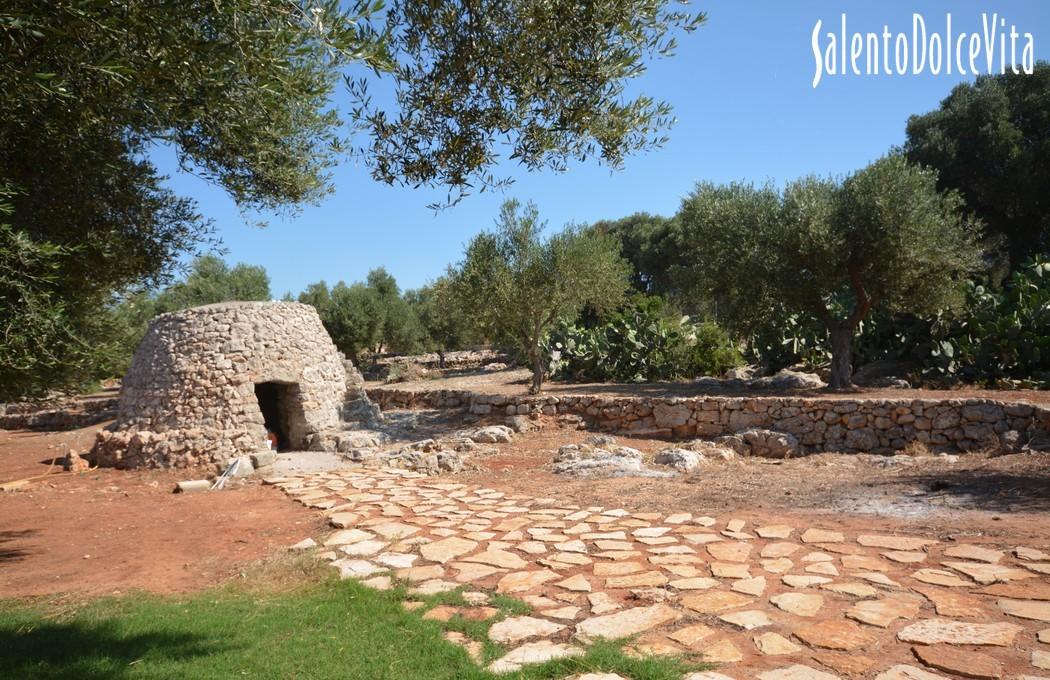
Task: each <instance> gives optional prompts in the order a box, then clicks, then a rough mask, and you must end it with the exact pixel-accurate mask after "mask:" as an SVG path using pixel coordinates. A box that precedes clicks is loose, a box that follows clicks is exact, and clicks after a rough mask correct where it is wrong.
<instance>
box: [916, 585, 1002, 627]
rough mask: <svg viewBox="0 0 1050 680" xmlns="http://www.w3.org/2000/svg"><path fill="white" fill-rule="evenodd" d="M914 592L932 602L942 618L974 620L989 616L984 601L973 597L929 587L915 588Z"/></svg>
mask: <svg viewBox="0 0 1050 680" xmlns="http://www.w3.org/2000/svg"><path fill="white" fill-rule="evenodd" d="M912 590H914V591H915V592H917V593H921V594H922V595H923V596H924V597H925V598H926V599H928V600H929V601H930V602H932V603H933V606H934V608H935V609H936V610H937V613H938V614H939V615H941V616H950V617H953V618H971V619H972V618H980V617H984V616H987V613H988V612H987V611H986V609H985V607H984V605H983V603H982V601H981V600H980V599H978V598H976V597H973V596H971V595H964V594H962V593H957V592H954V591H951V590H941V589H940V588H930V587H929V586H915V587H913V588H912Z"/></svg>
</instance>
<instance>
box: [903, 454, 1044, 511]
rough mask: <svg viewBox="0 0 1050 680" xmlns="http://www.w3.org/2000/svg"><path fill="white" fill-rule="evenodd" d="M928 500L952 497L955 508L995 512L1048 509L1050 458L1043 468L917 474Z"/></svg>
mask: <svg viewBox="0 0 1050 680" xmlns="http://www.w3.org/2000/svg"><path fill="white" fill-rule="evenodd" d="M910 479H911V480H912V481H914V482H916V483H918V484H922V485H924V486H925V487H926V489H927V490H928V491H927V494H928V497H929V498H931V499H937V498H941V499H951V501H952V503H951V504H952V505H953V506H955V507H959V506H960V505H962V506H968V507H972V508H973V509H975V510H991V511H997V512H1047V511H1050V459H1048V466H1047V469H1046V470H1042V471H1033V470H1030V469H1028V470H1023V471H1018V472H1009V471H1003V470H980V469H977V470H973V469H971V470H950V471H939V472H937V473H926V474H917V475H915V476H912V477H910Z"/></svg>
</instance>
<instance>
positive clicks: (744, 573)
mask: <svg viewBox="0 0 1050 680" xmlns="http://www.w3.org/2000/svg"><path fill="white" fill-rule="evenodd" d="M711 573H712V574H714V575H715V576H717V577H718V578H751V570H750V569H748V567H747V565H746V564H735V563H733V564H730V563H728V562H712V563H711Z"/></svg>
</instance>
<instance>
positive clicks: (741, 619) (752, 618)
mask: <svg viewBox="0 0 1050 680" xmlns="http://www.w3.org/2000/svg"><path fill="white" fill-rule="evenodd" d="M718 618H719V619H721V620H722V621H725V622H726V623H729V624H732V625H734V626H736V627H738V628H743V629H744V630H754V629H755V628H762V627H764V626H772V625H773V620H772V619H770V618H769V617H768V616H767V615H766V613H765V612H764V611H760V610H757V609H752V610H749V611H743V612H730V613H728V614H722V615H721V616H719V617H718Z"/></svg>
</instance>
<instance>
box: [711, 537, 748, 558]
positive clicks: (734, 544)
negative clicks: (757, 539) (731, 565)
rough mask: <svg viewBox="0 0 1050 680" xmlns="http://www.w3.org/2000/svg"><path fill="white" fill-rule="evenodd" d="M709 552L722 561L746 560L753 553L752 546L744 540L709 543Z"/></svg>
mask: <svg viewBox="0 0 1050 680" xmlns="http://www.w3.org/2000/svg"><path fill="white" fill-rule="evenodd" d="M707 552H709V553H711V557H713V558H715V559H716V560H719V561H721V562H746V561H747V558H748V555H750V554H751V546H750V545H748V544H747V543H744V542H743V541H723V542H721V543H709V544H708V545H707Z"/></svg>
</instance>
